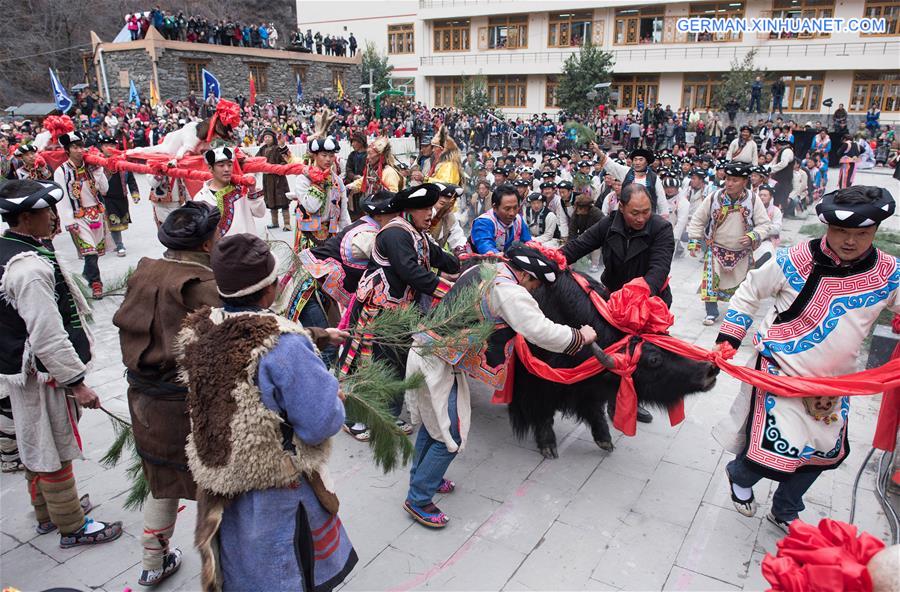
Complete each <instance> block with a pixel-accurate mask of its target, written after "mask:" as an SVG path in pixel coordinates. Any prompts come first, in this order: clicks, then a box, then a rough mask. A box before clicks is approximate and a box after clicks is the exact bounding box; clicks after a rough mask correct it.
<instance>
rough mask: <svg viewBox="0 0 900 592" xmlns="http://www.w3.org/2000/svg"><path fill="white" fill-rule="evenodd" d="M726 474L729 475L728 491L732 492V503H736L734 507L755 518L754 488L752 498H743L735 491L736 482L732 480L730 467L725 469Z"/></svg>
mask: <svg viewBox="0 0 900 592" xmlns="http://www.w3.org/2000/svg"><path fill="white" fill-rule="evenodd" d="M725 476H726V477H728V493H730V494H731V503H733V504H734V509H735V510H737V511H738V512H739V513H740V514H741V515H743V516H746V517H747V518H753V516H755V515H756V498H755V497H754V496H753V490H752V489H751V490H750V499H746V500H744V499H741V498H739V497H738V496H737V495H736V494H735V493H734V482H733V481H732V480H731V475H730V474H729V473H728V469H725Z"/></svg>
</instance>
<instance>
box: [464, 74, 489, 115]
mask: <svg viewBox="0 0 900 592" xmlns="http://www.w3.org/2000/svg"><path fill="white" fill-rule="evenodd" d="M456 106H457V108H459V109H460V110H461V111H462V112H463V113H465V114H466V115H481V114H482V113H483V112H485V111H488V110H489V109H490V106H491V103H490V99H489V98H488V91H487V78H486V77H485V76H484V75H483V74H481V73H478V74H476V75H475V76H465V77H463V81H462V90H461V91H460V93H459V97H458V98H457V99H456Z"/></svg>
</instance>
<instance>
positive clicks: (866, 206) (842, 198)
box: [816, 185, 897, 228]
mask: <svg viewBox="0 0 900 592" xmlns="http://www.w3.org/2000/svg"><path fill="white" fill-rule="evenodd" d="M896 209H897V203H896V202H895V201H894V197H893V196H892V195H891V193H890V191H888V190H887V189H885V188H884V187H871V186H867V185H854V186H853V187H847V188H845V189H838V190H837V191H832V192H831V193H827V194H825V195H824V196H823V197H822V200H821V201H820V202H819V203H818V204H816V214H818V216H819V220H821V221H822V222H824V223H825V224H829V225H834V226H840V227H842V228H866V227H867V226H872V225H876V224H880V223H881V222H883V221H884V220H887V219H888V218H890V217H891V216H893V215H894V211H895V210H896Z"/></svg>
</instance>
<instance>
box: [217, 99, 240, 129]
mask: <svg viewBox="0 0 900 592" xmlns="http://www.w3.org/2000/svg"><path fill="white" fill-rule="evenodd" d="M216 116H217V117H218V119H219V121H221V122H222V124H223V125H225V126H227V127H232V128H233V127H237V126H238V125H240V123H241V108H240V107H238V105H237V103H232V102H231V101H229V100H227V99H220V100H219V102H218V103H217V104H216Z"/></svg>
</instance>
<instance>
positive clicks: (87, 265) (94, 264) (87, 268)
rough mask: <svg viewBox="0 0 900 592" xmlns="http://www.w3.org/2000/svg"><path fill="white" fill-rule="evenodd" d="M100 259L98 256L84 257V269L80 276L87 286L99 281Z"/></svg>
mask: <svg viewBox="0 0 900 592" xmlns="http://www.w3.org/2000/svg"><path fill="white" fill-rule="evenodd" d="M99 261H100V257H99V255H85V256H84V269H83V270H82V272H81V274H82V275H83V276H84V279H86V280H87V281H88V283H89V284H92V283H94V282H99V281H100V263H99Z"/></svg>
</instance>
